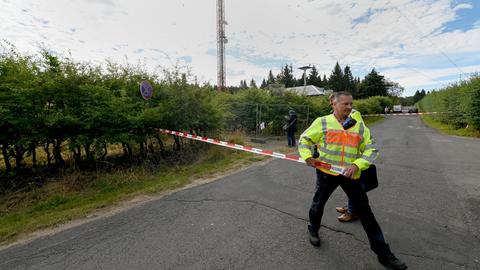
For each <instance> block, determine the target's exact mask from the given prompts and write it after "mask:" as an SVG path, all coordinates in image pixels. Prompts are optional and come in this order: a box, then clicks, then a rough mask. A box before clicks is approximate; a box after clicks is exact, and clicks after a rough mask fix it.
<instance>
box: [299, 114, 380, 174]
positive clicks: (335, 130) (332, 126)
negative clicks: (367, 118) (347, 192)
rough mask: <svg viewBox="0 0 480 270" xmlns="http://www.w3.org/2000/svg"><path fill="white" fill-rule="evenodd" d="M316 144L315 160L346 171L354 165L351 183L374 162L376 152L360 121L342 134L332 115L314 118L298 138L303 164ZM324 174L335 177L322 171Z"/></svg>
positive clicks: (337, 122) (367, 130)
mask: <svg viewBox="0 0 480 270" xmlns="http://www.w3.org/2000/svg"><path fill="white" fill-rule="evenodd" d="M314 144H317V146H318V152H319V157H318V158H317V159H318V160H320V161H322V162H326V163H330V164H332V165H337V166H342V167H345V168H346V167H348V166H350V165H352V164H355V165H357V167H358V168H359V170H358V171H357V172H356V173H355V175H354V176H353V179H358V178H360V174H361V171H363V170H366V169H367V168H368V167H369V166H370V165H371V164H372V163H373V162H374V161H375V159H376V158H377V156H378V151H377V149H375V143H374V141H373V139H372V138H371V136H370V130H369V129H368V128H367V127H366V126H365V124H364V123H363V121H358V120H357V123H356V124H355V125H354V126H353V127H351V128H349V129H347V130H345V129H344V128H343V127H342V125H341V124H340V122H339V121H338V120H337V118H335V116H334V115H333V114H329V115H327V116H323V117H319V118H317V119H316V120H315V121H314V122H313V123H312V125H310V127H309V128H308V129H307V130H305V131H304V132H303V133H302V135H301V136H300V140H299V144H298V152H299V153H300V156H301V157H302V158H303V159H304V160H306V159H308V158H310V157H312V151H311V149H312V146H313V145H314ZM320 170H322V171H323V172H325V173H328V174H332V175H338V174H335V173H333V172H331V171H329V170H326V169H320Z"/></svg>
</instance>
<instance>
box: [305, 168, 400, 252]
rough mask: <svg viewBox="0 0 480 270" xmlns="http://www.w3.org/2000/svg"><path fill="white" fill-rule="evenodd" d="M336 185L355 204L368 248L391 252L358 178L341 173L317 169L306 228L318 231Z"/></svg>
mask: <svg viewBox="0 0 480 270" xmlns="http://www.w3.org/2000/svg"><path fill="white" fill-rule="evenodd" d="M338 186H340V187H341V188H342V189H343V191H345V193H346V194H347V196H348V199H349V200H350V201H351V202H352V203H353V204H354V205H355V213H356V214H357V215H358V216H360V222H361V223H362V226H363V229H364V230H365V232H366V233H367V236H368V240H369V241H370V249H372V251H373V252H375V253H376V254H377V255H378V256H388V255H390V254H392V252H391V251H390V247H389V246H388V244H387V243H386V242H385V238H384V237H383V233H382V229H381V228H380V226H379V225H378V223H377V220H376V219H375V216H374V215H373V213H372V209H371V208H370V205H369V204H368V197H367V193H366V192H365V189H364V188H363V187H362V184H361V182H360V181H359V180H351V179H348V178H346V177H344V176H342V175H339V176H333V175H329V174H325V173H323V172H321V171H319V170H317V186H316V190H315V195H314V196H313V201H312V205H311V207H310V212H309V217H310V225H309V226H308V229H309V230H311V231H313V232H318V230H319V229H320V224H321V222H322V216H323V208H324V207H325V204H326V203H327V201H328V198H330V195H332V193H333V191H334V190H335V189H336V188H337V187H338Z"/></svg>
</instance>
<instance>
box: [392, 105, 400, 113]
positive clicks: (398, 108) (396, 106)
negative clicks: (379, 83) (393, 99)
mask: <svg viewBox="0 0 480 270" xmlns="http://www.w3.org/2000/svg"><path fill="white" fill-rule="evenodd" d="M393 112H402V105H393Z"/></svg>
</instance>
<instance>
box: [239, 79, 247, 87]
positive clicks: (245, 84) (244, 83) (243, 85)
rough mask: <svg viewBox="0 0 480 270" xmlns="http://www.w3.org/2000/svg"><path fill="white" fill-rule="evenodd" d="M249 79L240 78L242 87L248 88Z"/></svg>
mask: <svg viewBox="0 0 480 270" xmlns="http://www.w3.org/2000/svg"><path fill="white" fill-rule="evenodd" d="M247 88H248V85H247V81H246V80H240V89H247Z"/></svg>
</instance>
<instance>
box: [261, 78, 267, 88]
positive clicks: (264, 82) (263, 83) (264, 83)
mask: <svg viewBox="0 0 480 270" xmlns="http://www.w3.org/2000/svg"><path fill="white" fill-rule="evenodd" d="M267 87H268V84H267V81H265V79H263V81H262V84H261V85H260V88H261V89H266V88H267Z"/></svg>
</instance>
